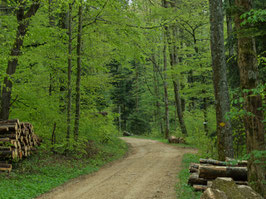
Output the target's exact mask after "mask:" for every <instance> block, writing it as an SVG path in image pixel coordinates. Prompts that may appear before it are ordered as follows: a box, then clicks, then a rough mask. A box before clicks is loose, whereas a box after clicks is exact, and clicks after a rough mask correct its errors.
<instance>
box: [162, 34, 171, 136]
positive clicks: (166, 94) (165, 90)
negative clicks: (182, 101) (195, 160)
mask: <svg viewBox="0 0 266 199" xmlns="http://www.w3.org/2000/svg"><path fill="white" fill-rule="evenodd" d="M166 42H167V41H166V35H165V34H164V46H163V66H164V67H163V72H164V80H163V86H164V104H165V138H166V139H168V137H169V131H170V123H169V102H168V85H167V78H168V77H167V52H166V50H167V45H166Z"/></svg>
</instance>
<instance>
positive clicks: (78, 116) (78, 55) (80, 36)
mask: <svg viewBox="0 0 266 199" xmlns="http://www.w3.org/2000/svg"><path fill="white" fill-rule="evenodd" d="M82 2H83V0H81V5H80V6H79V12H78V16H79V22H78V23H79V25H78V45H77V81H76V113H75V127H74V137H75V140H77V139H78V134H79V119H80V80H81V50H82V24H83V18H82V14H83V5H82Z"/></svg>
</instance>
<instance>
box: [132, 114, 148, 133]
mask: <svg viewBox="0 0 266 199" xmlns="http://www.w3.org/2000/svg"><path fill="white" fill-rule="evenodd" d="M147 118H148V115H147V114H145V113H141V112H136V113H133V114H131V115H130V116H129V118H128V119H129V123H128V130H129V131H130V132H131V133H133V134H136V135H140V134H145V133H149V132H150V131H151V126H150V123H149V120H148V119H147Z"/></svg>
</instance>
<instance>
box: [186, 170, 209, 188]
mask: <svg viewBox="0 0 266 199" xmlns="http://www.w3.org/2000/svg"><path fill="white" fill-rule="evenodd" d="M188 184H189V185H191V186H192V185H194V184H197V185H207V180H206V179H204V178H199V174H198V173H192V174H191V175H190V176H189V179H188Z"/></svg>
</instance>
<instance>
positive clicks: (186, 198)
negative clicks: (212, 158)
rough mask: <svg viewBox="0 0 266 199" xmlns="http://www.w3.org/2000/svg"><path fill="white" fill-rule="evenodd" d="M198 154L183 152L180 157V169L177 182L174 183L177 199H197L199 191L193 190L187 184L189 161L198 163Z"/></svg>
mask: <svg viewBox="0 0 266 199" xmlns="http://www.w3.org/2000/svg"><path fill="white" fill-rule="evenodd" d="M198 162H199V156H197V155H195V154H185V155H184V156H183V159H182V170H181V171H180V172H179V174H178V178H179V182H178V183H177V185H176V193H177V198H178V199H198V198H200V195H201V193H200V192H194V190H193V188H192V187H191V186H190V185H188V184H187V182H188V178H189V175H190V173H189V169H188V168H189V165H190V163H198Z"/></svg>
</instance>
